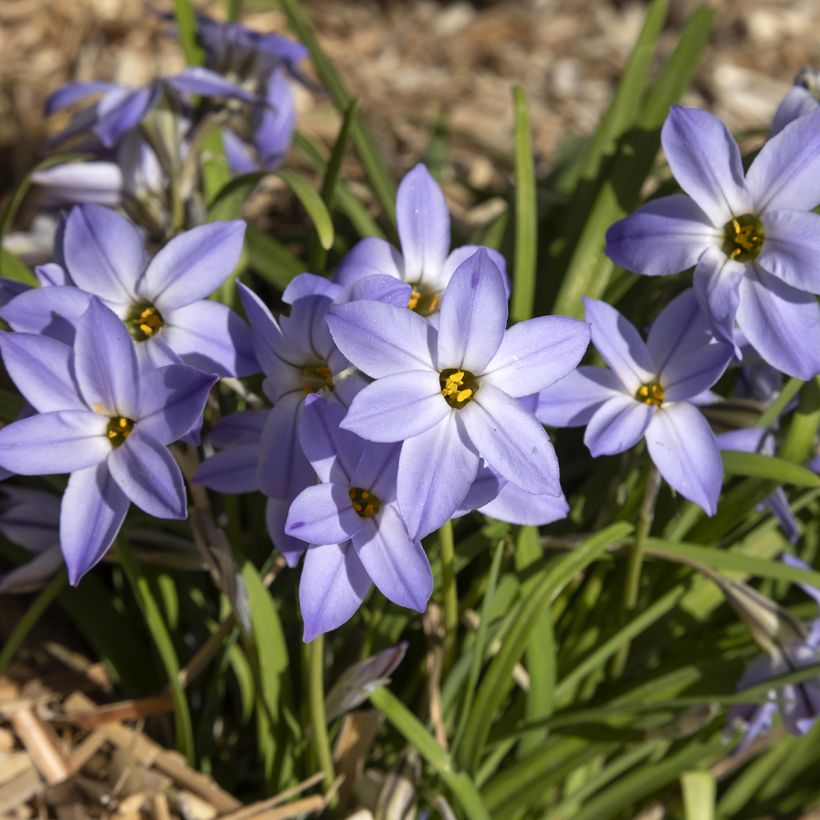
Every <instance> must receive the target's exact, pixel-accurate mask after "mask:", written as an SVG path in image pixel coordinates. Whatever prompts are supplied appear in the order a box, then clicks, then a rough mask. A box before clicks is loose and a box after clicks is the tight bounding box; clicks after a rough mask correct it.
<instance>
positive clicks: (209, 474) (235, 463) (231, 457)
mask: <svg viewBox="0 0 820 820" xmlns="http://www.w3.org/2000/svg"><path fill="white" fill-rule="evenodd" d="M258 462H259V445H258V444H235V445H233V446H232V447H229V448H228V449H226V450H220V451H219V452H218V453H214V454H213V455H212V456H211V457H210V458H208V459H206V460H205V461H203V462H202V464H200V465H199V469H198V470H197V472H196V475H195V476H194V478H193V481H194V482H195V483H196V484H201V485H202V486H203V487H207V488H208V489H209V490H215V491H216V492H218V493H252V492H254V491H255V490H258V489H259V487H258V486H257V483H256V469H257V464H258Z"/></svg>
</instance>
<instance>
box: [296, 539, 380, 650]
mask: <svg viewBox="0 0 820 820" xmlns="http://www.w3.org/2000/svg"><path fill="white" fill-rule="evenodd" d="M370 586H371V584H370V578H369V577H368V575H367V572H365V569H364V567H363V566H362V562H361V561H360V560H359V557H358V556H357V555H356V551H355V550H354V549H353V545H352V544H351V543H350V542H349V541H348V542H347V543H345V544H326V545H324V546H314V547H309V548H308V551H307V554H306V555H305V563H304V566H303V567H302V577H301V579H300V581H299V606H300V608H301V610H302V619H303V620H304V622H305V630H304V633H303V635H302V640H304V641H305V643H310V641H312V640H313V639H314V638H315V637H316V636H317V635H321V634H323V633H325V632H329V631H330V630H331V629H336V627H338V626H341V625H342V624H343V623H345V622H346V621H349V620H350V618H351V617H352V616H353V614H354V613H355V612H356V610H357V609H358V608H359V605H360V604H361V602H362V601H363V600H364V596H365V595H367V592H368V590H369V589H370Z"/></svg>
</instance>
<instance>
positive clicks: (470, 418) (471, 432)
mask: <svg viewBox="0 0 820 820" xmlns="http://www.w3.org/2000/svg"><path fill="white" fill-rule="evenodd" d="M456 412H459V413H460V419H461V420H462V421H463V423H464V427H465V429H466V431H467V435H468V436H469V437H470V440H471V441H472V443H473V447H474V448H475V449H476V451H477V452H478V454H479V455H480V456H481V457H482V458H483V459H485V460H486V461H487V463H488V464H489V465H490V467H492V468H493V469H494V470H495V471H496V472H498V473H500V474H501V475H502V476H503V477H504V478H506V479H507V481H512V482H513V483H514V484H516V485H517V486H519V487H521V489H523V490H526V491H527V492H530V493H536V494H541V493H546V494H548V495H560V493H561V485H560V484H559V483H558V459H557V458H556V456H555V450H554V449H553V446H552V443H551V442H550V440H549V436H548V435H547V432H546V430H544V428H543V427H542V426H541V425H540V424H539V423H538V421H537V420H536V418H535V416H533V414H532V413H530V412H529V411H528V410H526V409H524V407H522V405H521V403H520V402H519V401H516V400H515V399H513V398H511V397H510V396H508V395H507V394H506V393H504V392H503V391H502V390H499V389H498V388H496V387H493V386H492V385H491V384H482V385H481V388H480V389H479V391H478V392H477V393H476V397H475V399H474V400H473V401H471V402H470V403H469V404H467V405H466V406H465V407H464V408H463V409H462V410H461V411H456Z"/></svg>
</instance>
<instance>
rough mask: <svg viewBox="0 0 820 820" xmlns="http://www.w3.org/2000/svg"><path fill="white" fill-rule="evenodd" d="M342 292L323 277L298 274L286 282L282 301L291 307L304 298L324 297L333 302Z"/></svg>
mask: <svg viewBox="0 0 820 820" xmlns="http://www.w3.org/2000/svg"><path fill="white" fill-rule="evenodd" d="M342 291H343V288H342V286H341V285H337V284H336V283H335V282H331V281H330V280H329V279H327V278H326V277H324V276H317V275H316V274H315V273H300V274H299V275H298V276H294V277H293V279H291V280H290V282H288V285H287V287H286V288H285V290H284V291H283V292H282V301H283V302H285V303H287V304H289V305H292V304H293V303H294V302H295V301H296V300H297V299H304V298H305V297H306V296H326V297H327V298H328V299H330V300H333V299H336V298H337V297H338V296H339V295H340V294H341V293H342Z"/></svg>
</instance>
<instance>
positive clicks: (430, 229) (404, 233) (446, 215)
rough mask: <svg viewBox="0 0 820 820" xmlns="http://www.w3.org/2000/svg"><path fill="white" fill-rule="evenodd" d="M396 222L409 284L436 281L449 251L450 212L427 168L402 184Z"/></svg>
mask: <svg viewBox="0 0 820 820" xmlns="http://www.w3.org/2000/svg"><path fill="white" fill-rule="evenodd" d="M396 223H397V226H398V229H399V239H400V240H401V250H402V255H403V256H404V278H405V279H406V280H407V281H408V282H413V283H416V282H427V281H428V279H430V280H431V281H435V280H436V279H437V278H438V274H439V272H440V271H441V268H442V267H443V265H444V260H445V259H446V258H447V252H448V251H449V250H450V212H449V211H448V210H447V203H446V202H445V200H444V194H442V192H441V188H439V187H438V185H437V184H436V181H435V180H434V179H433V177H432V176H430V172H429V171H428V170H427V168H426V167H425V166H424V165H416V167H415V168H413V169H412V170H411V171H409V172H408V173H407V174H406V175H405V177H404V179H402V181H401V184H400V185H399V189H398V192H397V194H396Z"/></svg>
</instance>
